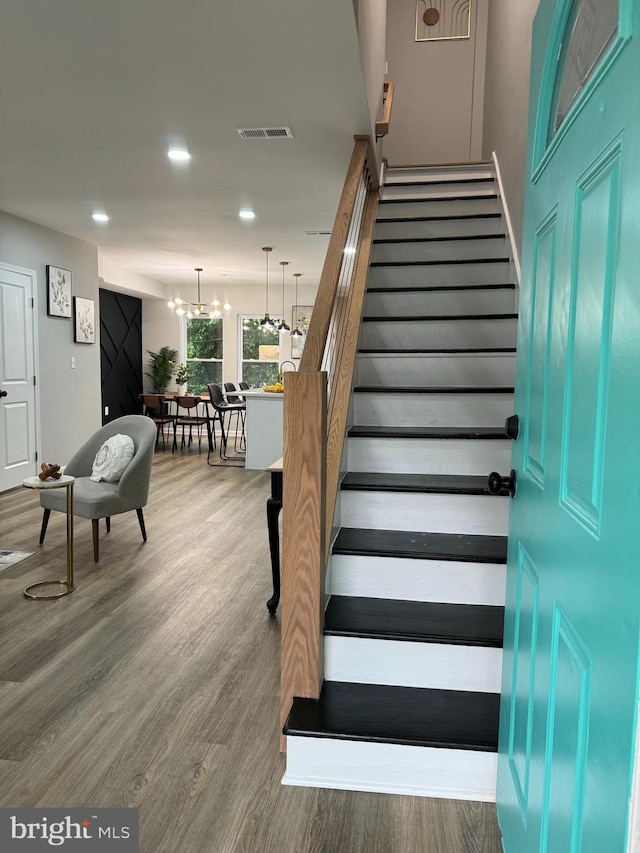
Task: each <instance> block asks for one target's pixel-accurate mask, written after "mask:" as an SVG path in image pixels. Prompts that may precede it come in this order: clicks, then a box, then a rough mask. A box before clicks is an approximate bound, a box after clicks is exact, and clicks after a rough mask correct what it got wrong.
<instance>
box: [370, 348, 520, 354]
mask: <svg viewBox="0 0 640 853" xmlns="http://www.w3.org/2000/svg"><path fill="white" fill-rule="evenodd" d="M515 351H516V348H515V347H453V348H451V347H450V348H448V349H442V348H440V349H413V348H407V349H397V348H393V347H384V348H368V347H364V348H360V349H358V352H359V353H366V354H368V355H372V354H374V353H378V354H380V355H448V354H452V353H458V354H459V353H482V352H503V353H504V352H515Z"/></svg>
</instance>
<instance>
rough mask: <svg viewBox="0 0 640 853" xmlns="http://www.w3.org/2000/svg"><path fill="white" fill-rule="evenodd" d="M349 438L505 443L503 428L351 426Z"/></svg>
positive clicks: (505, 437)
mask: <svg viewBox="0 0 640 853" xmlns="http://www.w3.org/2000/svg"><path fill="white" fill-rule="evenodd" d="M347 434H348V436H349V438H430V439H443V440H446V439H469V440H478V439H484V440H502V441H506V440H508V439H507V434H506V432H505V431H504V427H422V426H412V427H407V426H397V427H390V426H352V427H351V428H350V429H349V431H348V433H347Z"/></svg>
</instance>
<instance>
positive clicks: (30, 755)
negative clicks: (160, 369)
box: [0, 451, 501, 853]
mask: <svg viewBox="0 0 640 853" xmlns="http://www.w3.org/2000/svg"><path fill="white" fill-rule="evenodd" d="M268 495H269V476H268V474H266V473H262V472H254V471H245V470H244V469H238V468H235V469H234V468H220V467H218V468H209V467H208V466H207V464H206V457H205V456H204V455H202V456H198V454H197V451H191V452H184V453H177V454H174V455H172V454H171V453H164V454H163V453H162V452H159V453H156V459H155V463H154V472H153V480H152V486H151V496H150V500H149V504H148V506H147V508H146V509H145V519H146V523H147V533H148V536H149V541H148V542H147V543H146V544H143V543H142V540H141V536H140V530H139V527H138V521H137V519H136V515H135V513H129V514H127V515H122V516H116V517H114V518H113V519H112V525H111V533H109V534H106V533H105V532H104V527H101V531H100V533H101V537H100V538H101V542H100V562H99V563H98V564H97V565H96V564H94V562H93V558H92V544H91V523H90V522H89V521H86V520H84V519H76V529H75V540H74V544H75V578H76V591H75V592H74V593H73V594H72V595H71V596H69V597H67V598H63V599H61V600H59V601H53V602H38V601H28V600H27V599H25V598H24V597H23V595H22V591H23V589H24V587H25V586H27V585H28V584H31V583H35V582H37V581H39V580H44V579H46V578H57V577H60V578H62V577H63V576H64V572H65V568H64V543H65V523H64V516H62V515H60V514H57V513H53V514H52V517H51V521H50V524H49V530H48V533H47V539H46V542H45V545H44V546H39V545H38V535H39V531H40V521H41V510H40V508H39V504H38V499H37V495H35V494H34V493H33V492H32V491H30V490H27V489H18V490H15V491H12V492H8V493H4V494H2V495H0V548H7V549H9V548H11V549H18V550H26V551H35V554H34V556H33V557H30V558H29V559H27V560H25V561H24V562H22V563H20V564H18V565H16V566H13V567H11V568H9V569H7V570H5V571H4V572H1V573H0V630H1V635H2V643H1V644H0V805H1V806H12V807H19V806H69V807H71V806H83V805H92V806H96V807H100V806H134V807H138V808H139V810H140V827H141V844H140V849H141V851H142V853H236V851H238V852H239V853H240V851H247V853H498V851H500V849H501V846H500V841H499V833H498V828H497V823H496V819H495V810H494V807H493V806H492V805H488V804H480V803H464V802H457V801H448V800H430V799H419V798H413V797H401V796H387V795H382V794H363V793H355V792H343V791H328V790H316V789H312V788H291V787H284V786H281V784H280V779H281V777H282V774H283V772H284V758H283V756H282V755H281V754H280V753H279V752H278V689H279V639H280V638H279V632H280V624H279V619H270V618H269V616H268V614H267V609H266V604H265V603H266V600H267V599H268V598H269V596H270V595H271V587H270V578H271V572H270V567H269V548H268V542H267V529H266V514H265V503H266V499H267V497H268Z"/></svg>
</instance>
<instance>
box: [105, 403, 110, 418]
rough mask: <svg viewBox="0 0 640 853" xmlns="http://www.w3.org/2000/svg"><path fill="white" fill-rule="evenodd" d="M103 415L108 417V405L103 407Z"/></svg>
mask: <svg viewBox="0 0 640 853" xmlns="http://www.w3.org/2000/svg"><path fill="white" fill-rule="evenodd" d="M104 416H105V418H108V417H109V406H105V407H104Z"/></svg>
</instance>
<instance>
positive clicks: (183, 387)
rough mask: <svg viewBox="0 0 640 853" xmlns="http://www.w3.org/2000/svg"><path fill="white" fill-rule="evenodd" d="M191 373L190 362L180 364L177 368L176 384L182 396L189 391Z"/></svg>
mask: <svg viewBox="0 0 640 853" xmlns="http://www.w3.org/2000/svg"><path fill="white" fill-rule="evenodd" d="M190 375H191V365H190V364H179V365H178V367H177V368H176V385H177V386H178V394H180V396H181V397H182V396H184V395H185V394H186V393H187V386H188V384H189V379H190Z"/></svg>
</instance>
